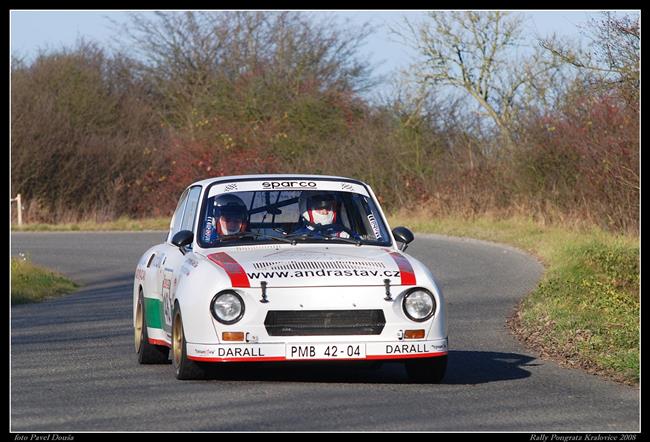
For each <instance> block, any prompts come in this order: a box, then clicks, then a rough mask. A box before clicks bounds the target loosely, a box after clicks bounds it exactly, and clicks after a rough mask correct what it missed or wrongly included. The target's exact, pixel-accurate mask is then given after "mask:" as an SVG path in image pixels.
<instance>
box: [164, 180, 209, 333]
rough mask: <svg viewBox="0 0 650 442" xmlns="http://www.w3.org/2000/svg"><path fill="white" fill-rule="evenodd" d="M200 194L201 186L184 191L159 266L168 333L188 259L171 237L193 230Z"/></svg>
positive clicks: (165, 323) (189, 247) (165, 327)
mask: <svg viewBox="0 0 650 442" xmlns="http://www.w3.org/2000/svg"><path fill="white" fill-rule="evenodd" d="M200 195H201V187H200V186H193V187H190V188H188V189H187V190H186V191H185V192H184V193H183V196H182V197H181V200H180V201H179V205H178V207H177V209H176V213H175V214H174V220H173V222H172V228H171V231H170V235H169V240H168V244H167V246H168V250H169V253H167V255H166V257H165V261H164V263H163V265H161V266H160V268H159V274H160V277H159V281H160V286H159V287H160V293H161V297H162V303H163V313H164V319H165V320H164V329H165V331H167V332H168V333H171V326H172V314H173V311H174V299H175V294H176V287H177V286H178V279H179V278H180V275H181V272H180V268H181V266H182V265H183V262H184V261H185V259H186V257H185V255H183V253H181V251H180V250H179V248H178V247H176V246H175V245H173V244H171V238H173V237H174V235H175V234H176V233H178V232H180V231H182V230H193V224H194V219H195V218H196V212H197V208H198V204H199V197H200ZM187 248H188V249H191V248H192V246H191V245H190V246H188V247H187Z"/></svg>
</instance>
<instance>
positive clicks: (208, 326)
mask: <svg viewBox="0 0 650 442" xmlns="http://www.w3.org/2000/svg"><path fill="white" fill-rule="evenodd" d="M227 288H231V282H230V278H229V277H228V274H227V273H226V272H225V271H224V270H223V269H221V268H219V267H217V266H215V265H214V264H212V263H211V262H209V261H208V260H207V259H206V258H204V257H203V256H201V255H197V254H195V253H188V254H187V256H186V259H185V261H184V263H183V265H182V266H181V268H180V273H179V279H178V286H177V288H176V297H175V302H177V303H178V306H179V307H180V310H181V314H182V315H183V332H184V333H185V339H186V340H187V342H191V343H195V344H214V343H218V342H219V337H218V336H217V333H216V331H215V329H214V325H213V318H212V314H211V313H210V302H211V301H212V298H213V297H214V295H216V294H217V293H218V292H220V291H221V290H225V289H227Z"/></svg>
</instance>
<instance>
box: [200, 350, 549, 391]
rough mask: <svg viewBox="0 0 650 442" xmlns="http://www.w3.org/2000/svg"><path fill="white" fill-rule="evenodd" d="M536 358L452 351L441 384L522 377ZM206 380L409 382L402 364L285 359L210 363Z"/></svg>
mask: <svg viewBox="0 0 650 442" xmlns="http://www.w3.org/2000/svg"><path fill="white" fill-rule="evenodd" d="M534 359H535V358H533V357H530V356H525V355H520V354H516V353H498V352H483V351H451V352H449V365H448V367H447V374H446V375H445V378H444V379H443V381H442V384H450V385H458V384H484V383H488V382H498V381H508V380H514V379H523V378H527V377H529V376H530V372H529V371H528V370H526V369H525V368H526V367H530V366H535V365H538V364H532V363H531V362H532V361H533V360H534ZM206 368H207V372H206V379H208V380H219V381H257V382H314V383H370V384H380V383H381V384H407V383H410V381H409V380H408V377H407V375H406V371H405V369H404V367H403V364H402V363H399V362H385V363H383V364H381V363H373V364H370V363H351V362H330V363H322V362H319V363H316V362H286V363H237V364H232V365H230V364H224V365H207V366H206Z"/></svg>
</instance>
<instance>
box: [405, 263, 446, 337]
mask: <svg viewBox="0 0 650 442" xmlns="http://www.w3.org/2000/svg"><path fill="white" fill-rule="evenodd" d="M404 256H406V257H407V258H408V260H409V262H410V263H411V266H413V272H414V273H415V277H416V285H417V286H418V287H423V288H425V289H427V290H429V291H430V292H431V293H433V296H434V297H435V299H436V303H437V304H438V310H437V312H436V314H435V316H434V319H433V321H432V322H431V327H430V328H429V332H428V333H427V336H429V337H436V338H446V337H447V301H446V300H445V297H444V295H443V294H442V291H441V290H440V288H439V287H438V285H437V284H436V280H435V278H434V277H433V274H432V273H431V271H430V270H429V269H428V268H427V266H425V265H424V264H422V263H421V262H420V261H418V260H417V259H415V258H413V257H412V256H410V255H407V254H404Z"/></svg>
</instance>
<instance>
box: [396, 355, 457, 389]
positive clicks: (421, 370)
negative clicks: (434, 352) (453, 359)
mask: <svg viewBox="0 0 650 442" xmlns="http://www.w3.org/2000/svg"><path fill="white" fill-rule="evenodd" d="M405 364H406V373H408V377H409V380H411V381H412V382H417V383H420V384H439V383H440V382H441V381H442V379H443V378H444V377H445V372H446V371H447V355H444V356H438V357H435V358H426V359H411V360H408V361H406V363H405Z"/></svg>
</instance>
